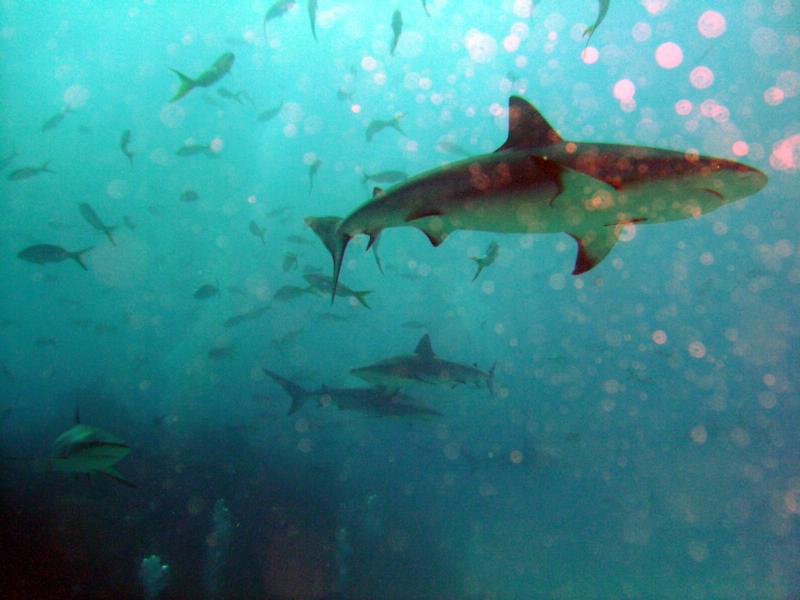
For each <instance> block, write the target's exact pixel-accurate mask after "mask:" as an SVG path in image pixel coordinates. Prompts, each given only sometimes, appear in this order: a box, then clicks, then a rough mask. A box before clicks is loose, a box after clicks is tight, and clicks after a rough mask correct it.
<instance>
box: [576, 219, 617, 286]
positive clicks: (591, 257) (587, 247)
mask: <svg viewBox="0 0 800 600" xmlns="http://www.w3.org/2000/svg"><path fill="white" fill-rule="evenodd" d="M568 233H569V235H571V236H572V237H573V238H575V241H576V242H578V257H577V259H576V260H575V268H574V269H573V271H572V274H573V275H580V274H581V273H585V272H586V271H589V270H590V269H593V268H594V267H595V266H596V265H597V263H599V262H600V261H601V260H603V259H604V258H605V257H606V256H607V255H608V253H609V252H611V249H612V248H613V247H614V244H616V243H617V239H618V237H619V230H618V228H616V227H604V228H600V229H590V230H589V231H583V232H581V233H571V232H568Z"/></svg>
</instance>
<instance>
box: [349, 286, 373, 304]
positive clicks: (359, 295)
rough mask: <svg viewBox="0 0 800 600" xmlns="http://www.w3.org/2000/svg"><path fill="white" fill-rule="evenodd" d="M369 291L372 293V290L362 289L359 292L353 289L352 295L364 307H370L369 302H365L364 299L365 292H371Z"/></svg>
mask: <svg viewBox="0 0 800 600" xmlns="http://www.w3.org/2000/svg"><path fill="white" fill-rule="evenodd" d="M371 293H372V290H363V291H360V292H357V291H355V290H353V297H354V298H355V299H356V300H358V301H359V303H360V304H361V306H363V307H364V308H372V307H371V306H370V305H369V304H367V301H366V300H364V298H365V296H366V295H367V294H371Z"/></svg>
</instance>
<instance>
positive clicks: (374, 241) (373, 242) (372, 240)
mask: <svg viewBox="0 0 800 600" xmlns="http://www.w3.org/2000/svg"><path fill="white" fill-rule="evenodd" d="M380 235H381V231H380V230H379V231H376V232H375V233H373V234H371V235H370V236H369V244H367V250H369V248H370V246H371V247H372V254H373V255H374V256H375V264H376V265H378V271H380V272H381V275H383V265H382V264H381V257H380V254H378V242H379V241H380Z"/></svg>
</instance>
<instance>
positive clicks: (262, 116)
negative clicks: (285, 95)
mask: <svg viewBox="0 0 800 600" xmlns="http://www.w3.org/2000/svg"><path fill="white" fill-rule="evenodd" d="M283 104H284V101H283V100H281V101H280V104H278V105H277V106H273V107H272V108H268V109H266V110H263V111H261V112H260V113H259V114H258V121H259V122H261V123H264V122H266V121H271V120H272V119H274V118H275V117H277V116H278V115H279V114H280V112H281V110H283Z"/></svg>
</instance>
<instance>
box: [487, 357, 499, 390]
mask: <svg viewBox="0 0 800 600" xmlns="http://www.w3.org/2000/svg"><path fill="white" fill-rule="evenodd" d="M496 368H497V363H494V364H493V365H492V368H491V369H489V375H488V377H487V378H486V387H488V388H489V393H490V394H491V395H492V396H494V371H495V369H496Z"/></svg>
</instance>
